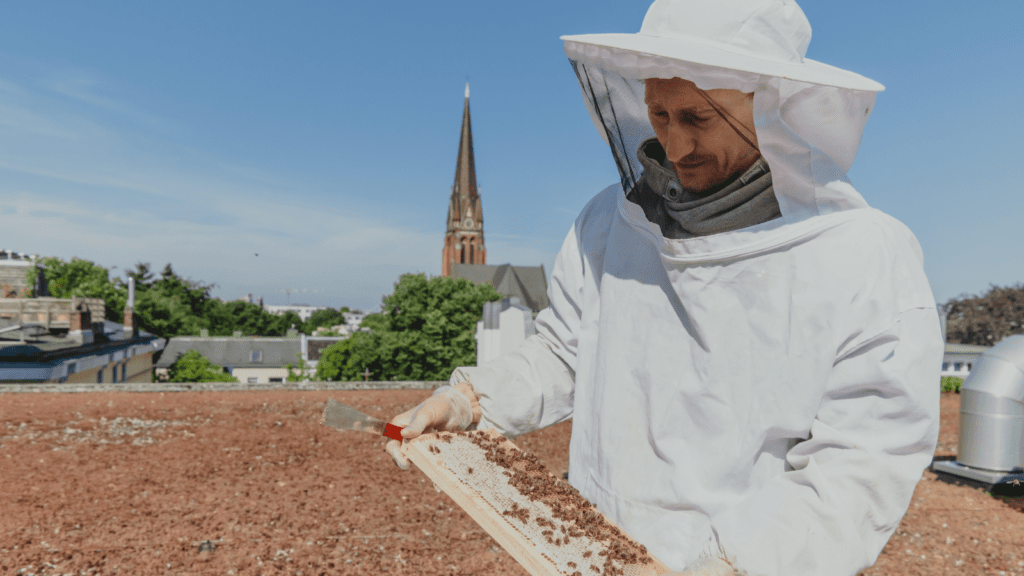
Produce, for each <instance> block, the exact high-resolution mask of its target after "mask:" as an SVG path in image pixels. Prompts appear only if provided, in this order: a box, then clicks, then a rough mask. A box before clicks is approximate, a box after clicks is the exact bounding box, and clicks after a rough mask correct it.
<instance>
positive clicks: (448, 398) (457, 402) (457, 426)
mask: <svg viewBox="0 0 1024 576" xmlns="http://www.w3.org/2000/svg"><path fill="white" fill-rule="evenodd" d="M460 388H465V389H466V392H468V393H469V394H472V386H471V385H469V383H468V382H467V383H466V384H460ZM474 399H475V396H474ZM391 423H392V424H394V425H395V426H399V427H401V428H402V437H403V438H405V439H407V440H411V439H413V438H415V437H417V436H419V435H420V434H423V433H424V432H433V431H435V430H445V431H448V432H454V431H457V430H465V429H466V428H469V427H470V425H472V424H473V406H472V403H471V402H470V398H469V397H468V396H467V395H466V393H463V392H461V391H459V390H456V389H455V388H453V387H451V386H441V387H440V388H438V389H437V390H434V393H433V394H432V395H431V396H430V398H427V399H426V400H424V401H423V402H421V403H420V405H419V406H416V407H415V408H413V409H412V410H409V411H408V412H403V413H401V414H399V415H398V416H395V417H394V418H393V419H392V420H391ZM385 450H387V452H388V454H390V455H391V458H392V459H393V460H394V461H395V464H398V467H399V468H401V469H402V470H408V469H409V464H410V463H409V459H408V458H406V457H405V455H403V454H402V443H401V442H399V441H398V440H391V441H390V442H388V443H387V446H386V447H385Z"/></svg>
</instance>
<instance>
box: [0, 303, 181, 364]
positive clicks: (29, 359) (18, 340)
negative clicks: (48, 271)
mask: <svg viewBox="0 0 1024 576" xmlns="http://www.w3.org/2000/svg"><path fill="white" fill-rule="evenodd" d="M132 302H133V300H132V298H131V297H129V303H130V304H131V303H132ZM163 347H164V340H163V339H162V338H159V337H157V336H156V335H154V334H150V333H148V332H145V331H142V330H139V329H138V327H137V325H136V322H135V314H134V310H133V308H132V307H131V306H130V307H129V308H127V309H126V310H125V318H124V324H118V323H116V322H113V321H110V320H107V319H106V318H105V308H104V305H103V300H101V299H99V298H69V299H59V298H2V299H0V382H68V383H81V384H90V383H100V384H102V383H108V382H109V383H117V382H149V381H151V379H152V370H153V356H154V354H155V353H156V352H158V351H159V350H161V349H163Z"/></svg>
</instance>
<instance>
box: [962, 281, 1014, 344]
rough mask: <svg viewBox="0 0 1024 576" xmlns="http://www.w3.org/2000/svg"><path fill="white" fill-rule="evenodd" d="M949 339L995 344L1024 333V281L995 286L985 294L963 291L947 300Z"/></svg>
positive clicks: (968, 342) (965, 342)
mask: <svg viewBox="0 0 1024 576" xmlns="http://www.w3.org/2000/svg"><path fill="white" fill-rule="evenodd" d="M946 308H947V310H948V311H949V312H948V315H947V316H946V341H947V342H955V343H960V344H981V345H985V346H994V345H996V344H998V343H999V341H1000V340H1002V339H1003V338H1006V337H1007V336H1011V335H1013V334H1024V284H1017V285H1016V286H1008V287H1006V288H1002V287H999V286H992V287H991V288H990V289H989V291H988V292H986V293H985V294H984V295H981V296H967V295H963V296H960V297H958V298H954V299H952V300H950V301H949V302H947V303H946Z"/></svg>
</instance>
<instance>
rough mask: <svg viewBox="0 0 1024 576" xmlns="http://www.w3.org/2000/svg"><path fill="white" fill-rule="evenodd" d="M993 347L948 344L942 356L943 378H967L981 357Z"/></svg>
mask: <svg viewBox="0 0 1024 576" xmlns="http://www.w3.org/2000/svg"><path fill="white" fill-rule="evenodd" d="M989 348H991V346H979V345H977V344H950V343H948V342H947V343H946V349H945V351H944V353H943V355H942V372H941V373H940V374H941V375H942V376H956V377H958V378H967V376H968V375H969V374H970V373H971V370H972V369H973V368H974V363H975V362H977V360H978V356H981V355H982V354H983V353H984V352H985V351H986V350H988V349H989Z"/></svg>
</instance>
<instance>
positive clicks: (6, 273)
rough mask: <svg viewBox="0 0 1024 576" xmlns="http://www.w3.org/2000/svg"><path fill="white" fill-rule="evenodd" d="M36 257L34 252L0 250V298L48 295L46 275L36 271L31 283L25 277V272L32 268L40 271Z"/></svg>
mask: <svg viewBox="0 0 1024 576" xmlns="http://www.w3.org/2000/svg"><path fill="white" fill-rule="evenodd" d="M36 258H37V257H36V255H35V254H24V253H21V252H12V251H10V250H6V249H4V250H0V298H18V297H20V298H29V297H32V296H48V294H47V292H46V276H44V275H43V274H41V273H37V274H36V275H35V276H36V280H35V282H34V283H33V284H30V283H29V280H28V277H27V276H28V274H27V272H28V271H29V270H30V269H32V268H34V269H36V270H37V271H38V272H42V269H43V268H42V266H40V265H39V264H38V263H37V262H36Z"/></svg>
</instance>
